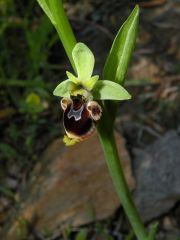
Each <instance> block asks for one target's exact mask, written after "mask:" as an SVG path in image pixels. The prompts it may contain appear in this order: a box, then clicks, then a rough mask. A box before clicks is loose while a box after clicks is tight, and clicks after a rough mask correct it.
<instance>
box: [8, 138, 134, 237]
mask: <svg viewBox="0 0 180 240" xmlns="http://www.w3.org/2000/svg"><path fill="white" fill-rule="evenodd" d="M116 137H117V143H118V150H119V153H120V156H121V158H122V160H123V161H122V164H123V167H124V170H125V174H126V179H127V181H128V184H129V186H130V188H131V189H133V187H134V179H133V177H132V174H131V168H130V159H129V155H128V152H127V150H126V149H125V142H124V139H123V138H122V136H120V135H119V134H118V135H117V136H116ZM42 159H43V161H42V163H40V164H39V166H37V168H36V170H35V171H34V175H33V176H34V177H33V179H32V180H31V183H30V184H29V186H26V189H27V190H26V192H24V194H23V199H24V200H22V202H23V208H22V209H21V211H20V213H19V214H18V216H17V218H16V220H15V221H13V223H12V225H11V227H10V228H9V229H10V230H9V232H8V234H7V236H6V239H7V240H10V239H13V240H14V236H15V232H16V230H17V229H18V221H19V220H20V219H26V220H27V221H29V222H30V223H33V224H34V225H35V229H37V230H38V231H43V229H45V228H46V229H49V230H51V231H54V230H55V229H57V228H58V227H61V228H63V227H64V226H67V225H68V226H69V225H71V226H78V225H81V224H86V223H89V222H91V221H93V220H99V219H103V218H106V217H108V216H110V215H111V214H113V213H114V211H115V210H116V209H117V208H118V207H119V200H118V198H117V195H116V193H115V190H114V187H113V186H112V182H111V179H110V176H109V173H108V170H107V166H106V162H105V160H104V157H103V153H102V150H101V147H100V143H99V140H98V137H97V135H94V136H92V137H90V138H89V139H88V140H86V141H84V142H81V143H79V144H77V145H75V146H72V147H69V148H67V147H65V146H64V144H63V142H62V140H61V139H57V140H55V141H54V142H53V143H52V144H51V145H50V146H49V147H48V149H47V150H46V151H45V153H44V155H43V158H42Z"/></svg>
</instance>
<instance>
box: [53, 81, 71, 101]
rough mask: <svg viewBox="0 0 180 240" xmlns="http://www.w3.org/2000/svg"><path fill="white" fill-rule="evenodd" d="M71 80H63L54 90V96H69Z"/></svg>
mask: <svg viewBox="0 0 180 240" xmlns="http://www.w3.org/2000/svg"><path fill="white" fill-rule="evenodd" d="M70 84H71V81H70V80H65V81H63V82H61V83H60V84H59V85H57V87H56V88H55V89H54V91H53V95H54V96H58V97H69V88H70Z"/></svg>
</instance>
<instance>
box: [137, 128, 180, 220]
mask: <svg viewBox="0 0 180 240" xmlns="http://www.w3.org/2000/svg"><path fill="white" fill-rule="evenodd" d="M134 154H135V158H134V160H133V165H134V174H135V179H136V181H137V188H136V191H135V194H134V197H135V201H136V204H137V206H138V208H139V209H140V213H141V215H142V216H143V219H144V220H145V221H149V220H151V219H153V218H155V217H158V216H160V215H161V214H163V213H166V212H167V211H168V210H169V209H170V208H172V207H173V206H174V205H175V203H177V201H178V200H180V187H179V186H180V174H179V166H180V137H179V136H178V134H177V133H176V132H175V131H170V132H168V133H167V134H165V135H164V136H163V137H162V138H160V139H159V140H157V141H155V142H154V143H153V144H152V145H150V146H149V147H147V148H145V149H144V150H136V151H134Z"/></svg>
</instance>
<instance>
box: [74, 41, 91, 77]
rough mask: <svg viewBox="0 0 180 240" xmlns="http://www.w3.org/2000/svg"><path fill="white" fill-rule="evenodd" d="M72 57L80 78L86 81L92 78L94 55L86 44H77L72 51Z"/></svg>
mask: <svg viewBox="0 0 180 240" xmlns="http://www.w3.org/2000/svg"><path fill="white" fill-rule="evenodd" d="M72 57H73V60H74V64H75V67H76V70H77V74H78V78H79V79H80V80H81V81H85V80H88V79H90V78H91V75H92V72H93V68H94V55H93V53H92V52H91V50H90V49H89V48H88V47H87V46H86V45H85V44H84V43H77V44H76V45H75V47H74V48H73V51H72Z"/></svg>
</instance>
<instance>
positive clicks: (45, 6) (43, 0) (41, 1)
mask: <svg viewBox="0 0 180 240" xmlns="http://www.w3.org/2000/svg"><path fill="white" fill-rule="evenodd" d="M37 2H38V3H39V5H40V7H41V8H42V9H43V11H44V12H45V14H46V15H47V16H48V18H49V19H50V20H51V22H52V24H53V25H55V24H56V22H55V20H54V18H53V15H52V13H51V10H50V8H49V5H48V2H47V1H46V0H37Z"/></svg>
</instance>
